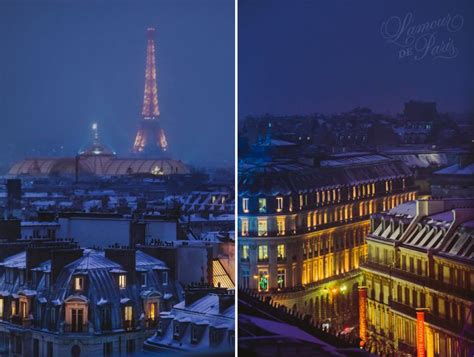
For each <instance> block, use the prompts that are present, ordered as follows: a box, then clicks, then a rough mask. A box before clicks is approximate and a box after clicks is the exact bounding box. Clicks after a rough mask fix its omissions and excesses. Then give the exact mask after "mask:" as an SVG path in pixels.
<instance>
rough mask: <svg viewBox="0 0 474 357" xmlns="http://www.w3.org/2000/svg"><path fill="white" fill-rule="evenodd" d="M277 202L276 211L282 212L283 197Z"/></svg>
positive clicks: (278, 198) (277, 199)
mask: <svg viewBox="0 0 474 357" xmlns="http://www.w3.org/2000/svg"><path fill="white" fill-rule="evenodd" d="M276 201H277V208H276V211H277V212H281V211H282V210H283V197H277V198H276Z"/></svg>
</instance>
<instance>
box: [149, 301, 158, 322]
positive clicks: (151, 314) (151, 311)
mask: <svg viewBox="0 0 474 357" xmlns="http://www.w3.org/2000/svg"><path fill="white" fill-rule="evenodd" d="M156 310H157V303H156V302H151V303H149V304H148V318H149V319H152V320H154V319H155V318H156Z"/></svg>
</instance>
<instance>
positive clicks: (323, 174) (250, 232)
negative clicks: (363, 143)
mask: <svg viewBox="0 0 474 357" xmlns="http://www.w3.org/2000/svg"><path fill="white" fill-rule="evenodd" d="M415 194H416V191H415V188H414V186H413V176H412V174H411V172H410V170H409V169H408V168H407V167H406V166H405V165H404V164H403V163H402V162H401V161H398V160H393V159H390V158H387V157H384V156H381V155H366V156H359V157H356V158H354V157H351V158H336V159H333V160H327V161H322V162H321V163H320V166H319V167H313V166H308V165H303V164H300V163H297V162H295V161H284V160H281V161H277V160H275V161H272V162H258V163H241V165H240V172H239V219H238V226H239V286H240V287H241V288H244V289H254V290H259V291H260V292H261V293H269V294H271V295H272V299H273V300H274V301H277V302H279V303H281V304H284V305H286V306H287V307H289V308H291V309H294V310H296V311H298V312H301V313H305V314H308V315H311V316H312V318H313V320H314V321H316V322H327V321H330V322H331V325H332V327H334V328H337V327H341V324H342V323H344V322H349V321H350V320H351V319H353V318H354V311H355V314H356V315H357V307H358V306H357V300H358V298H357V296H358V289H357V287H358V284H360V283H361V276H360V271H359V269H358V268H359V265H360V261H361V259H364V257H365V255H366V244H365V236H366V235H367V233H368V232H369V229H370V220H369V217H370V215H371V214H373V213H377V212H381V211H385V210H388V209H390V208H392V207H395V206H396V205H398V204H400V203H403V202H406V201H408V200H413V199H415ZM349 307H353V309H352V310H351V309H349ZM336 317H337V318H336Z"/></svg>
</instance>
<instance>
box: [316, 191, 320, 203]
mask: <svg viewBox="0 0 474 357" xmlns="http://www.w3.org/2000/svg"><path fill="white" fill-rule="evenodd" d="M319 199H320V197H319V191H318V192H316V203H317V204H319Z"/></svg>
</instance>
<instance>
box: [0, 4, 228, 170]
mask: <svg viewBox="0 0 474 357" xmlns="http://www.w3.org/2000/svg"><path fill="white" fill-rule="evenodd" d="M208 5H212V6H208ZM0 9H1V11H0V43H2V47H3V51H2V52H3V53H4V54H5V55H4V56H2V58H0V68H1V69H0V77H1V78H2V80H1V81H0V117H1V118H2V119H1V120H2V130H1V131H0V149H1V150H0V151H1V154H0V166H4V165H7V164H8V163H9V162H11V161H12V160H13V159H19V158H21V157H23V156H34V155H35V154H38V153H39V154H41V155H45V154H48V153H50V154H54V152H53V149H54V150H55V151H56V152H58V151H59V152H60V153H59V154H60V155H71V154H74V153H76V152H77V151H78V150H79V149H80V148H81V147H84V146H85V145H87V144H88V143H90V142H91V139H92V134H91V125H92V123H94V122H97V123H98V127H99V133H100V137H101V140H102V141H103V142H104V143H105V144H108V145H109V146H110V147H111V148H112V149H113V150H114V151H116V152H117V153H118V154H121V155H122V156H124V155H129V154H131V153H130V149H131V147H132V145H133V141H134V136H135V134H136V131H137V128H138V123H139V119H140V118H141V109H142V108H141V107H142V101H143V88H144V74H145V56H146V37H145V34H146V29H147V27H149V26H153V27H156V29H157V31H156V38H155V40H156V57H157V78H158V99H159V102H160V109H161V116H160V120H161V123H162V125H163V127H164V128H165V130H166V132H167V134H168V136H169V139H168V141H169V147H170V150H169V154H170V156H172V157H173V158H177V159H181V160H184V161H187V162H190V163H191V164H195V165H198V166H206V165H229V166H232V165H233V159H234V132H233V128H234V83H233V82H234V44H233V39H234V23H233V20H234V5H233V2H232V1H213V0H208V1H200V2H199V3H196V2H193V1H187V0H182V1H178V2H177V3H176V2H173V3H171V2H169V1H140V2H138V3H137V2H132V1H124V2H119V3H116V2H114V3H113V6H112V2H110V1H90V2H85V3H84V2H67V3H66V2H60V1H59V2H58V1H43V2H41V3H27V2H9V1H7V2H2V4H1V5H0ZM216 148H219V150H216Z"/></svg>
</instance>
